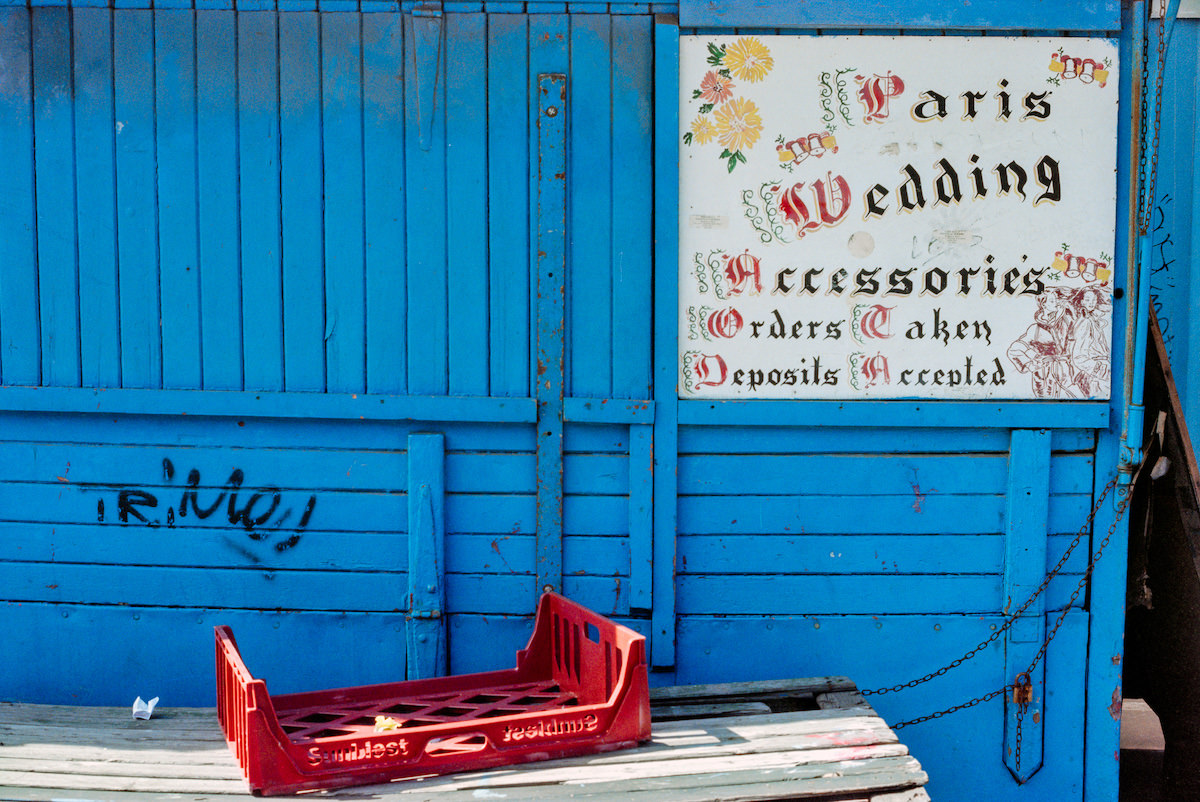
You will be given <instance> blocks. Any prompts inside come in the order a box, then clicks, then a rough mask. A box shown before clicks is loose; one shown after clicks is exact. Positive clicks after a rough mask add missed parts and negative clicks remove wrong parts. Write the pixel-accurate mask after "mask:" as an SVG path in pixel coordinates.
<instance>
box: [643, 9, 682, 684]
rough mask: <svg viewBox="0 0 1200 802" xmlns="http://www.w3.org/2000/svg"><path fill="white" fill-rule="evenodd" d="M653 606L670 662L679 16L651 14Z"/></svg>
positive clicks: (654, 639)
mask: <svg viewBox="0 0 1200 802" xmlns="http://www.w3.org/2000/svg"><path fill="white" fill-rule="evenodd" d="M654 85H655V87H656V88H657V92H656V94H655V103H654V185H655V187H656V188H657V190H656V192H655V194H654V264H655V268H654V285H655V298H654V402H655V415H654V477H655V478H654V578H653V594H654V609H653V611H652V612H651V623H652V628H651V635H650V662H651V665H652V666H654V667H655V668H658V669H665V668H669V667H672V666H674V665H675V658H676V649H675V590H676V589H675V557H676V553H675V552H676V546H675V532H676V526H677V524H678V519H677V516H678V503H677V499H676V493H677V489H678V487H677V485H678V480H677V477H676V470H677V464H676V456H677V454H678V449H679V428H678V413H679V400H678V398H679V396H678V388H677V376H678V372H677V370H676V361H677V359H678V354H679V350H678V349H679V343H678V332H679V329H678V326H677V325H676V321H677V319H678V314H679V292H678V281H679V276H678V258H679V230H678V225H677V223H678V215H679V208H678V207H679V147H678V143H677V141H676V140H677V139H678V135H679V104H678V102H677V99H678V95H679V23H678V20H676V19H673V18H671V17H666V16H662V17H655V19H654Z"/></svg>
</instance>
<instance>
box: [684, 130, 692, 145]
mask: <svg viewBox="0 0 1200 802" xmlns="http://www.w3.org/2000/svg"><path fill="white" fill-rule="evenodd" d="M683 144H685V145H690V144H692V132H691V131H688V132H687V133H686V134H684V135H683Z"/></svg>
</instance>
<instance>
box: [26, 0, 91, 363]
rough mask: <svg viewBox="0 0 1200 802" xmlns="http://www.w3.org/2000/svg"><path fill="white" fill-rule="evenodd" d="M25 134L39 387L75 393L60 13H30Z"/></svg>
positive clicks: (68, 77)
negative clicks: (30, 161) (30, 149)
mask: <svg viewBox="0 0 1200 802" xmlns="http://www.w3.org/2000/svg"><path fill="white" fill-rule="evenodd" d="M30 15H31V24H32V26H33V111H34V117H33V129H34V138H35V148H34V153H35V164H34V169H35V175H36V180H37V187H36V192H37V234H38V255H37V265H38V302H39V306H40V309H39V313H40V318H41V324H42V325H41V338H42V342H41V351H42V383H43V384H46V385H50V386H57V387H77V386H79V383H80V367H79V302H78V297H79V278H78V273H77V271H76V263H75V252H76V233H75V153H74V144H75V139H74V137H75V130H74V121H73V114H72V108H71V107H72V103H71V98H72V95H73V93H74V85H73V81H72V72H71V18H70V10H69V9H67V8H62V7H57V8H34V9H32V11H31V12H30Z"/></svg>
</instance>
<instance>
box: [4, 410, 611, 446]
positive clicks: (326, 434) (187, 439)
mask: <svg viewBox="0 0 1200 802" xmlns="http://www.w3.org/2000/svg"><path fill="white" fill-rule="evenodd" d="M0 427H3V428H4V430H5V432H6V435H7V439H8V440H9V441H20V442H28V443H80V444H97V443H100V444H113V443H118V444H121V445H173V444H178V443H191V444H194V445H209V446H225V447H233V448H252V447H253V448H305V449H315V450H319V449H323V448H332V449H335V450H342V449H363V450H394V451H403V450H404V449H405V448H406V444H407V439H408V435H409V434H411V433H413V432H428V431H430V430H433V429H436V430H437V431H440V432H443V433H445V435H446V439H447V447H448V448H450V449H453V450H455V451H467V450H488V451H532V450H533V448H534V431H533V427H532V426H526V425H524V424H520V425H518V424H513V425H507V424H487V423H477V422H471V421H466V422H462V423H454V424H445V425H439V426H436V427H435V426H431V425H430V424H429V423H427V422H420V421H390V422H371V421H357V420H322V419H307V420H300V419H272V418H250V417H246V418H238V417H223V416H222V417H216V418H212V417H203V416H192V415H186V416H178V417H172V416H165V415H153V414H151V415H146V416H141V415H120V414H104V415H87V414H84V413H69V414H57V415H50V416H47V415H44V414H38V413H33V412H14V413H3V412H0ZM589 428H590V427H589ZM611 434H612V433H611V432H608V433H601V432H599V431H588V432H583V433H581V434H580V437H582V438H584V442H583V445H584V446H586V449H585V450H587V451H595V450H600V449H598V448H597V447H598V446H605V447H607V446H608V445H609V444H610V443H611V442H613V441H612V437H611ZM592 435H597V436H600V437H601V442H591V439H592Z"/></svg>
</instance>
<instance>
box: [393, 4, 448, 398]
mask: <svg viewBox="0 0 1200 802" xmlns="http://www.w3.org/2000/svg"><path fill="white" fill-rule="evenodd" d="M442 25H443V19H442V18H441V17H440V16H421V15H413V16H412V17H411V18H410V19H409V20H408V24H407V25H406V26H405V42H404V44H405V71H404V81H405V104H404V105H405V114H406V116H405V129H404V130H405V136H406V139H405V151H404V152H405V177H406V178H407V181H408V186H407V189H408V192H407V195H406V199H407V203H408V205H407V207H406V218H405V219H406V223H405V227H406V232H407V236H406V237H405V245H406V247H407V248H408V251H407V260H406V264H407V276H406V278H407V281H408V288H407V298H408V308H407V310H406V312H407V314H406V316H405V320H406V323H407V336H406V338H405V340H404V342H405V344H406V347H407V348H408V357H407V364H408V389H409V392H413V393H429V394H434V395H439V394H444V393H446V392H447V391H448V389H449V383H448V381H447V375H448V372H449V364H448V356H447V339H448V338H447V328H446V325H447V292H448V284H447V283H448V281H449V278H448V276H447V274H446V262H447V259H448V253H447V247H448V246H447V242H446V214H447V209H448V206H447V203H448V194H447V193H448V188H447V186H446V150H445V142H446V100H445V98H446V89H445V87H446V66H445V58H446V54H445V51H444V48H443V44H444V41H443V36H442Z"/></svg>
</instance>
